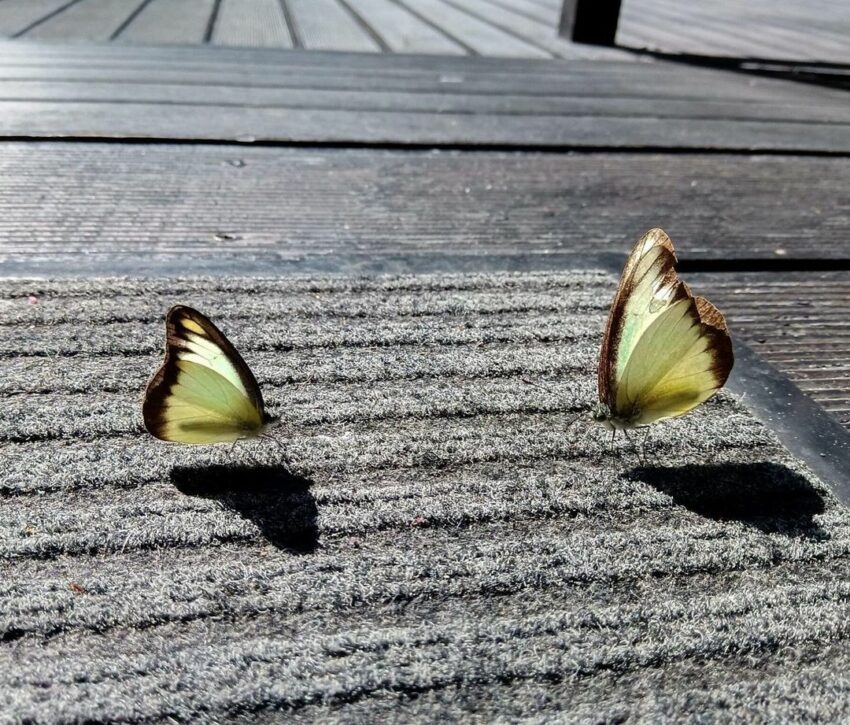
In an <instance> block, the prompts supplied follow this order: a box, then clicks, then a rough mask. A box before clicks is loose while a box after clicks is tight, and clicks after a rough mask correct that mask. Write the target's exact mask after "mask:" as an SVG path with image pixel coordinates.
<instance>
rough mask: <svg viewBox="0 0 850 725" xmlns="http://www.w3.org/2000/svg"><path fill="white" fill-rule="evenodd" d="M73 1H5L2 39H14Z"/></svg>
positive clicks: (0, 6) (0, 5) (0, 19)
mask: <svg viewBox="0 0 850 725" xmlns="http://www.w3.org/2000/svg"><path fill="white" fill-rule="evenodd" d="M72 2H73V0H3V2H0V37H13V36H16V35H18V34H19V33H21V32H22V31H24V30H26V29H27V28H28V27H29V26H30V25H32V24H33V23H36V22H38V21H39V20H41V19H42V18H45V17H47V16H48V15H50V14H51V13H55V12H56V11H59V10H61V9H62V8H63V7H64V6H66V5H70V4H72Z"/></svg>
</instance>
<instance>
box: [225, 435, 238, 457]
mask: <svg viewBox="0 0 850 725" xmlns="http://www.w3.org/2000/svg"><path fill="white" fill-rule="evenodd" d="M238 442H239V439H238V438H236V439H234V441H233V443H231V444H230V447H229V448H228V449H227V460H228V461H232V460H233V449H234V448H236V444H237V443H238Z"/></svg>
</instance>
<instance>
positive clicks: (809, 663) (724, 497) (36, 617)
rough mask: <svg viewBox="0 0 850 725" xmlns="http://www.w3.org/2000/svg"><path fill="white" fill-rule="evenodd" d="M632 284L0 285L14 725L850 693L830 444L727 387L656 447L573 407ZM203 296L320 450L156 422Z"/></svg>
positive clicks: (586, 712)
mask: <svg viewBox="0 0 850 725" xmlns="http://www.w3.org/2000/svg"><path fill="white" fill-rule="evenodd" d="M613 286H614V280H613V279H612V278H611V277H610V276H608V275H605V274H603V273H601V272H600V273H593V272H587V273H572V274H560V275H556V276H547V275H542V274H527V275H513V276H512V275H489V276H476V275H464V276H445V275H444V276H435V277H394V278H382V279H377V280H371V281H370V280H367V279H359V280H352V279H348V280H346V279H339V278H334V279H303V278H300V279H299V278H293V279H268V280H252V281H245V280H227V279H224V280H222V279H216V280H197V279H196V280H188V281H180V280H170V281H155V280H153V281H151V280H149V281H134V282H128V281H120V280H111V281H109V282H107V283H102V282H97V281H79V282H77V281H73V280H71V281H62V282H56V283H49V282H37V283H27V282H9V281H6V282H2V283H0V365H2V369H3V375H2V376H0V396H2V405H0V444H1V445H2V471H0V506H2V508H0V511H2V516H0V552H2V553H0V572H1V573H0V713H2V716H0V718H9V719H15V718H18V719H30V718H31V719H35V720H39V721H46V722H53V721H60V720H61V721H68V720H84V719H94V720H103V719H118V718H122V719H150V720H162V719H167V718H169V717H176V718H196V719H201V720H221V719H224V718H234V719H236V718H243V719H244V720H246V721H257V720H264V719H268V720H275V719H277V718H278V717H280V713H282V712H283V713H287V714H288V715H289V716H292V717H294V718H296V719H301V720H324V721H353V720H360V721H369V720H371V721H374V720H376V719H378V718H384V719H395V720H400V721H401V720H404V721H407V720H410V719H415V718H418V719H422V720H436V719H438V718H443V719H448V720H452V719H461V718H464V719H468V720H471V719H474V718H473V714H474V715H475V716H476V717H477V718H478V719H480V720H482V721H491V720H502V721H504V720H516V719H520V718H530V719H531V720H532V721H538V720H545V719H550V718H558V719H564V720H569V721H578V722H596V721H602V720H604V721H620V720H623V719H629V718H632V719H641V718H643V719H646V720H651V721H654V722H658V721H674V720H675V721H679V720H681V719H684V718H693V719H697V718H700V719H714V720H721V721H722V720H737V719H740V718H747V719H750V720H767V719H770V720H774V721H777V720H788V719H795V720H800V719H809V720H823V721H827V722H835V721H838V720H840V719H846V718H848V717H850V705H848V700H850V678H848V676H847V674H846V673H847V672H848V665H850V647H848V633H850V624H848V621H850V619H848V610H850V605H848V601H850V581H848V572H850V515H848V513H847V511H846V510H845V509H844V508H843V507H842V506H840V505H838V504H837V503H836V502H835V501H834V499H832V498H831V496H830V495H829V494H828V493H827V492H826V491H825V490H824V488H823V487H822V486H821V485H820V484H819V482H818V481H817V480H815V478H814V477H813V476H812V475H811V474H810V473H808V472H807V470H806V468H805V467H804V466H803V465H802V464H801V463H799V462H798V461H795V460H794V459H793V458H792V457H791V456H790V455H789V454H788V453H787V452H785V451H784V450H783V449H782V448H781V447H780V446H779V444H778V443H777V442H776V440H775V438H774V437H773V435H772V434H771V433H770V432H769V431H768V430H766V429H765V428H764V427H763V426H762V425H761V424H760V423H759V422H757V421H756V420H755V419H754V418H753V417H752V415H751V414H750V413H749V412H748V411H747V409H746V408H745V407H744V406H743V404H742V403H741V402H740V401H738V400H736V399H735V398H733V396H731V395H730V394H727V393H724V394H722V395H720V396H718V397H716V398H715V399H713V400H712V401H711V402H710V403H709V404H707V405H705V406H704V407H703V408H702V409H700V410H698V411H696V412H695V413H693V414H692V415H689V416H686V417H685V418H682V419H680V420H677V421H672V422H668V423H664V424H661V425H659V426H657V427H656V428H654V429H653V432H652V434H651V436H650V439H649V441H648V443H647V450H646V460H645V461H644V462H641V461H639V460H638V457H637V456H636V454H635V452H634V451H633V450H632V449H630V448H629V447H628V446H626V445H625V442H624V441H620V442H619V443H617V444H616V445H615V447H614V449H613V450H611V449H609V445H608V441H607V438H606V437H605V436H603V435H602V431H601V430H597V429H595V428H592V427H590V426H588V425H585V424H584V423H583V422H582V423H581V424H576V425H574V426H572V427H569V424H570V422H571V421H572V420H573V418H574V416H575V415H576V413H577V412H579V411H584V410H586V409H587V406H588V404H589V403H590V402H591V401H592V399H593V397H594V374H593V369H594V366H595V355H596V350H597V346H598V343H599V335H600V330H601V326H602V323H603V319H604V314H605V310H606V307H607V304H608V303H609V301H610V298H611V295H612V291H613ZM30 295H35V299H34V300H30V299H29V296H30ZM33 301H35V302H36V303H35V304H33V303H32V302H33ZM176 302H182V303H186V304H191V305H195V306H197V307H199V308H200V309H202V310H204V311H205V312H207V313H208V314H209V315H210V316H211V317H212V318H213V319H214V320H215V321H216V322H218V323H219V325H220V326H221V327H222V329H223V330H224V331H225V332H226V333H227V334H228V335H230V337H231V339H232V340H233V341H234V343H235V344H236V345H237V346H238V347H239V348H240V350H241V351H242V352H243V354H244V356H245V358H246V359H247V361H248V363H249V365H251V366H252V368H253V369H254V371H255V372H256V374H257V377H258V379H259V380H260V383H261V385H262V387H263V390H264V392H265V396H266V399H267V402H268V404H269V407H270V409H271V412H273V413H275V414H279V415H281V416H282V417H283V419H284V423H283V425H282V427H281V429H280V431H281V435H284V434H285V438H284V440H285V445H286V448H287V451H288V454H289V456H290V457H291V460H292V471H291V473H289V472H287V471H286V470H285V469H284V468H283V467H282V466H281V463H280V462H281V451H280V450H279V448H278V447H277V446H276V445H274V444H273V443H270V442H267V441H262V442H255V443H247V444H241V445H239V446H237V447H236V448H235V449H234V450H233V451H230V450H229V447H228V446H224V447H212V448H194V447H180V446H172V445H167V444H163V443H160V442H158V441H154V440H152V439H150V438H148V437H147V436H146V435H145V434H144V433H143V431H142V429H141V425H140V419H139V400H140V395H141V391H142V389H143V387H144V384H145V381H146V379H147V377H148V376H149V375H150V374H151V373H152V372H153V370H154V369H155V367H156V366H157V364H158V362H159V360H160V355H161V348H162V342H163V340H162V338H163V324H162V319H163V314H164V312H165V310H166V308H167V307H168V306H169V305H170V304H172V303H176Z"/></svg>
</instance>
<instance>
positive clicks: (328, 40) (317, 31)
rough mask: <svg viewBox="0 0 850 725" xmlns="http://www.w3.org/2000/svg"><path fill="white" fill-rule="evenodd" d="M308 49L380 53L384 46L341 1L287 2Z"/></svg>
mask: <svg viewBox="0 0 850 725" xmlns="http://www.w3.org/2000/svg"><path fill="white" fill-rule="evenodd" d="M286 3H287V6H288V7H289V12H290V14H291V17H292V19H293V23H294V26H295V27H294V28H293V33H294V34H295V36H296V37H297V38H298V40H299V44H300V45H301V46H303V47H304V48H318V49H321V50H350V51H360V52H371V53H377V52H380V50H381V46H380V45H379V44H378V42H377V41H376V40H375V39H374V38H373V37H372V36H371V35H369V33H367V32H366V31H365V30H364V29H363V28H362V27H361V26H360V25H359V24H358V22H357V21H356V20H355V18H354V17H353V16H352V15H351V13H349V12H348V11H346V10H345V8H343V6H342V5H340V4H339V3H338V2H337V0H286Z"/></svg>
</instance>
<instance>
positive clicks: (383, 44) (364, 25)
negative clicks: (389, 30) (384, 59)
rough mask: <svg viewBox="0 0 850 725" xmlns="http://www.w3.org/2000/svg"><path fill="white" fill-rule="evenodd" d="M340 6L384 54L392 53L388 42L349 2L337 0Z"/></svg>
mask: <svg viewBox="0 0 850 725" xmlns="http://www.w3.org/2000/svg"><path fill="white" fill-rule="evenodd" d="M337 2H338V3H339V6H340V7H341V8H342V9H343V10H344V11H345V12H347V13H348V15H349V16H350V17H351V19H352V20H353V21H354V22H355V23H356V24H357V27H359V28H360V29H361V30H362V31H363V32H364V33H366V35H368V36H369V37H370V38H371V39H372V40H373V41H374V42H375V43H377V45H378V47H379V48H380V49H381V52H382V53H392V48H390V46H389V45H388V44H387V41H386V40H384V38H383V37H382V36H381V34H380V33H379V32H378V31H377V30H375V28H373V27H372V26H371V25H370V24H369V22H368V21H367V20H366V18H364V17H363V16H362V15H361V14H360V13H358V12H357V11H356V10H355V9H354V8H353V7H351V4H350V3H349V2H348V0H337Z"/></svg>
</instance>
